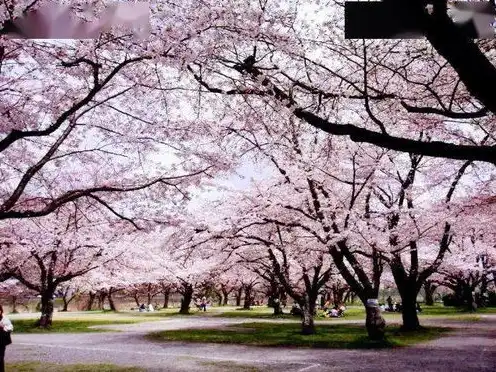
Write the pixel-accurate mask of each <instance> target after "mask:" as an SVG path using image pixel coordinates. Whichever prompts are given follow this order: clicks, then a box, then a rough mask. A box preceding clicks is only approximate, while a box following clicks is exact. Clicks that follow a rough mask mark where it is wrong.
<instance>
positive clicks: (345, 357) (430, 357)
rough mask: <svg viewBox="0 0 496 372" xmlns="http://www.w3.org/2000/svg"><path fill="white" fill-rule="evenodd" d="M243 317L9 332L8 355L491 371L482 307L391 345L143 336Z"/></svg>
mask: <svg viewBox="0 0 496 372" xmlns="http://www.w3.org/2000/svg"><path fill="white" fill-rule="evenodd" d="M247 321H248V322H253V321H254V319H221V318H199V317H195V318H194V319H193V318H174V319H167V320H164V321H155V322H149V323H139V324H129V325H128V324H126V325H113V326H106V327H107V328H111V329H112V328H113V329H116V330H117V329H118V330H120V331H121V332H106V333H87V334H14V335H13V336H12V338H13V344H12V345H10V346H9V347H8V348H7V353H6V362H7V363H8V362H14V361H46V362H55V363H114V364H119V365H127V366H138V367H143V368H145V369H146V370H147V371H171V372H180V371H181V372H182V371H188V372H193V371H202V372H208V371H216V372H217V371H245V372H246V371H288V372H304V371H309V372H313V371H315V372H317V371H319V372H323V371H381V372H384V371H395V372H398V371H401V372H405V371H416V372H426V371H450V372H451V371H467V372H468V371H477V372H483V371H487V372H489V371H491V372H493V371H496V315H483V316H481V319H480V320H479V321H477V322H463V321H454V320H446V319H443V320H433V319H430V320H425V321H424V322H423V324H425V325H429V324H430V325H436V326H441V325H445V326H449V327H452V328H455V329H456V330H455V331H454V332H453V333H450V334H448V335H445V336H443V337H442V338H440V339H438V340H434V341H430V342H426V343H422V344H417V345H415V346H412V347H408V348H398V349H389V350H339V349H302V348H299V349H298V348H282V347H280V348H267V347H253V346H241V345H225V344H219V345H218V344H189V343H180V342H168V343H159V342H153V341H149V340H147V339H145V338H144V337H143V336H144V335H145V334H147V333H148V332H151V331H159V330H168V329H171V330H172V329H181V328H190V327H195V328H196V327H222V326H225V325H229V324H239V323H242V322H247ZM343 322H345V321H343ZM347 322H353V321H347ZM355 322H356V321H355Z"/></svg>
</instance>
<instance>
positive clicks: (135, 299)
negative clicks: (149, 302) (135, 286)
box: [133, 291, 141, 307]
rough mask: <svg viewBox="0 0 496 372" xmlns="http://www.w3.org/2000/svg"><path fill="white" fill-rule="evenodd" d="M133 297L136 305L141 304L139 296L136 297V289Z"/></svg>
mask: <svg viewBox="0 0 496 372" xmlns="http://www.w3.org/2000/svg"><path fill="white" fill-rule="evenodd" d="M133 299H134V303H135V304H136V306H138V307H140V305H141V304H140V302H139V297H138V292H137V291H136V292H135V293H134V294H133Z"/></svg>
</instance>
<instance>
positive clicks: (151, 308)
mask: <svg viewBox="0 0 496 372" xmlns="http://www.w3.org/2000/svg"><path fill="white" fill-rule="evenodd" d="M138 310H139V312H140V313H143V312H145V311H154V309H153V305H152V304H149V305H148V306H145V304H141V305H140V307H139V308H138Z"/></svg>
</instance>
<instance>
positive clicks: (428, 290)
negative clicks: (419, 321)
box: [424, 281, 436, 306]
mask: <svg viewBox="0 0 496 372" xmlns="http://www.w3.org/2000/svg"><path fill="white" fill-rule="evenodd" d="M435 290H436V287H435V286H434V284H432V283H431V282H429V281H426V282H425V283H424V292H425V304H426V305H427V306H434V291H435Z"/></svg>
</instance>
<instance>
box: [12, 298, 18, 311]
mask: <svg viewBox="0 0 496 372" xmlns="http://www.w3.org/2000/svg"><path fill="white" fill-rule="evenodd" d="M17 313H18V311H17V296H12V314H17Z"/></svg>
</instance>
